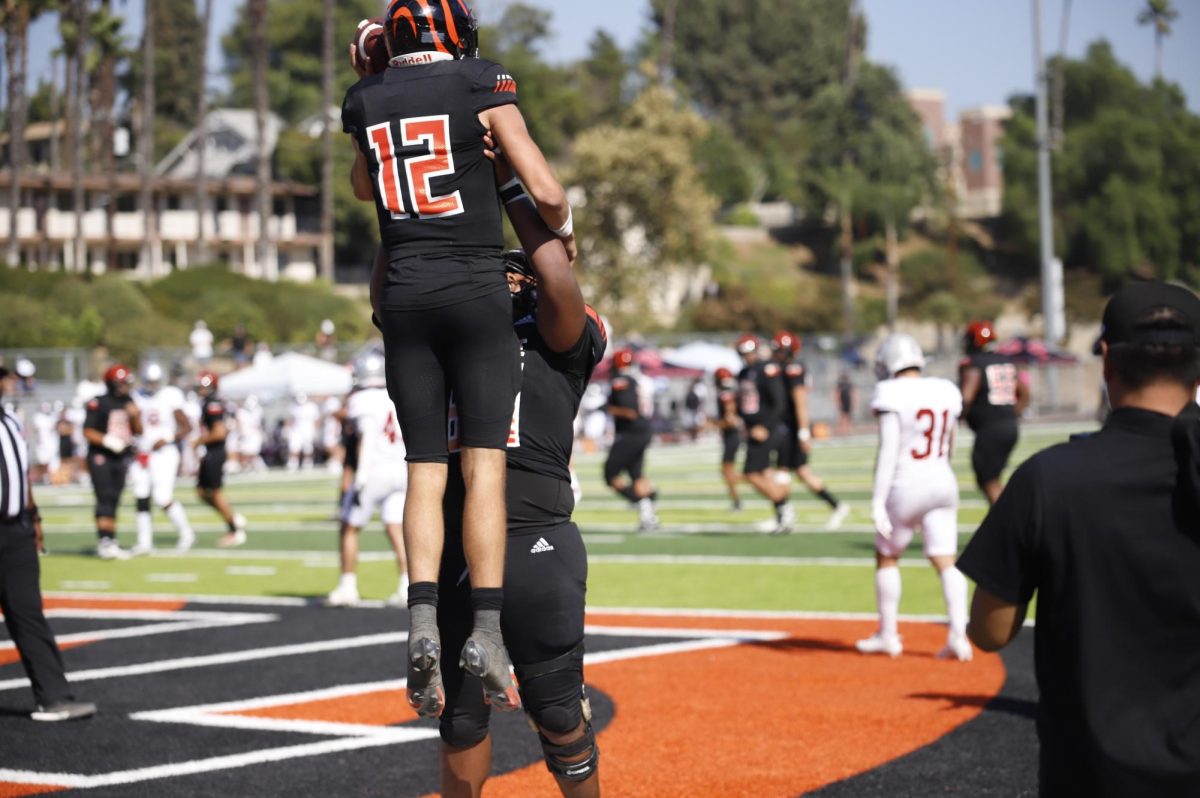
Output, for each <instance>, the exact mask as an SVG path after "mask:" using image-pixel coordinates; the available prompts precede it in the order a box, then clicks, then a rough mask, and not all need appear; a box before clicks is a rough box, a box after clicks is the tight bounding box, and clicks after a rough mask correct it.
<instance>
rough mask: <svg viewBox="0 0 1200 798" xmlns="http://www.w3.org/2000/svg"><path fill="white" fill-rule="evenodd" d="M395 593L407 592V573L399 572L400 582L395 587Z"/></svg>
mask: <svg viewBox="0 0 1200 798" xmlns="http://www.w3.org/2000/svg"><path fill="white" fill-rule="evenodd" d="M396 592H397V593H404V594H407V593H408V574H400V584H399V586H398V587H397V588H396Z"/></svg>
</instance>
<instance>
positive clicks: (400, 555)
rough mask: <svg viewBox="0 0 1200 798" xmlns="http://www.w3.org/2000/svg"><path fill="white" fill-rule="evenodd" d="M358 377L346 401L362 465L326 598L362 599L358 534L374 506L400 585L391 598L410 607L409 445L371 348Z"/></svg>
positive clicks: (340, 603) (341, 602)
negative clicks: (406, 542)
mask: <svg viewBox="0 0 1200 798" xmlns="http://www.w3.org/2000/svg"><path fill="white" fill-rule="evenodd" d="M354 371H355V374H354V378H355V382H356V384H357V385H358V386H359V387H360V388H361V390H359V391H356V392H354V393H352V394H351V395H350V396H349V398H348V399H347V400H346V417H347V418H348V419H350V420H352V421H353V422H354V424H355V426H356V427H357V428H358V439H359V444H358V446H359V448H358V470H357V471H356V472H355V477H354V489H353V498H352V499H351V500H350V501H349V507H348V509H347V511H346V517H345V519H344V520H343V523H342V529H341V558H342V575H341V578H340V579H339V581H338V584H337V587H335V588H334V589H333V591H332V592H330V594H329V595H328V596H327V597H326V599H325V603H326V604H327V605H329V606H334V607H344V606H350V605H353V604H356V603H358V576H357V570H358V533H359V532H360V531H361V530H362V528H363V527H365V526H366V525H367V524H368V523H370V521H371V518H372V516H374V515H375V511H376V510H379V515H380V517H381V518H382V520H383V526H384V529H385V530H386V532H387V536H388V540H389V541H391V544H392V550H393V551H395V552H396V564H397V566H398V567H399V569H400V585H399V587H397V589H396V592H395V593H393V594H392V596H391V597H390V598H388V600H387V603H388V605H389V606H393V607H405V606H408V576H407V573H408V569H407V566H406V563H405V557H404V524H403V522H404V499H405V494H406V491H407V489H408V467H407V464H406V463H405V461H404V455H405V454H406V450H405V447H404V439H403V438H402V437H401V436H400V424H399V423H398V422H397V420H396V408H395V405H393V404H392V400H391V397H389V396H388V392H387V387H386V385H387V381H386V378H385V374H384V360H383V356H382V355H379V354H375V353H371V354H369V355H367V356H366V357H364V358H363V359H362V360H361V361H359V363H358V364H356V365H355V369H354Z"/></svg>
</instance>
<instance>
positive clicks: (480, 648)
mask: <svg viewBox="0 0 1200 798" xmlns="http://www.w3.org/2000/svg"><path fill="white" fill-rule="evenodd" d="M458 666H459V667H460V668H463V669H464V670H466V671H467V673H470V674H471V675H473V676H477V677H479V680H480V681H481V682H483V697H484V700H485V701H487V702H488V703H489V704H491V705H492V706H494V707H495V708H496V709H499V710H500V711H502V712H513V711H515V710H518V709H520V708H521V695H520V693H518V692H517V683H516V681H515V680H514V679H513V675H512V663H511V662H509V659H508V652H507V651H505V650H504V646H503V645H497V644H496V643H495V642H493V641H492V640H491V639H490V638H488V637H484V636H482V635H480V636H478V637H477V636H476V635H475V633H472V634H471V636H470V637H468V638H467V643H466V645H464V646H463V650H462V656H461V657H460V658H459V660H458Z"/></svg>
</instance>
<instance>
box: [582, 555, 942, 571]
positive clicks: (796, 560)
mask: <svg viewBox="0 0 1200 798" xmlns="http://www.w3.org/2000/svg"><path fill="white" fill-rule="evenodd" d="M588 562H592V563H624V564H631V565H785V566H797V565H808V566H812V565H832V566H838V567H866V566H870V567H872V568H874V567H875V559H874V558H873V557H736V556H727V555H716V554H592V555H590V556H589V557H588ZM900 566H901V567H902V568H923V567H928V564H927V563H926V562H924V561H923V560H922V561H917V560H916V559H909V560H901V561H900Z"/></svg>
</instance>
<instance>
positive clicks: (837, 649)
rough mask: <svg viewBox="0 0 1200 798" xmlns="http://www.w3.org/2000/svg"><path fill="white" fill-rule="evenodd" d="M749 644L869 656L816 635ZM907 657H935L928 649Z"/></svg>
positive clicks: (776, 648)
mask: <svg viewBox="0 0 1200 798" xmlns="http://www.w3.org/2000/svg"><path fill="white" fill-rule="evenodd" d="M743 645H747V646H755V647H757V648H766V649H771V650H773V651H781V652H785V653H786V652H792V651H829V652H833V653H837V654H850V655H853V656H855V657H863V656H867V655H865V654H861V653H859V651H858V649H856V648H855V647H854V646H853V645H849V644H847V643H844V642H842V641H840V640H821V639H819V638H815V637H789V638H786V639H784V640H747V641H745V642H744V643H743ZM904 656H906V657H918V658H925V659H933V658H934V655H933V654H930V653H928V652H926V651H906V652H905V653H904Z"/></svg>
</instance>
